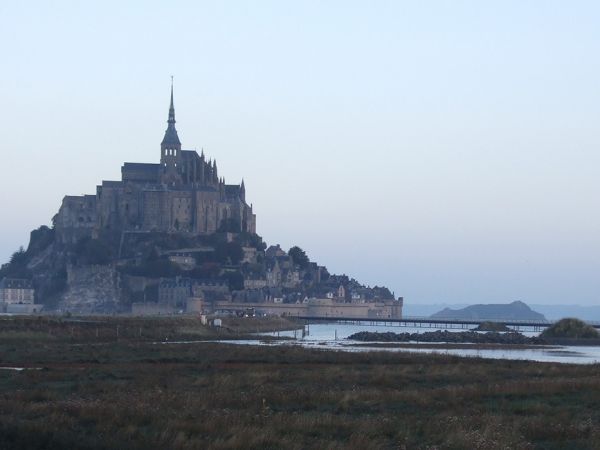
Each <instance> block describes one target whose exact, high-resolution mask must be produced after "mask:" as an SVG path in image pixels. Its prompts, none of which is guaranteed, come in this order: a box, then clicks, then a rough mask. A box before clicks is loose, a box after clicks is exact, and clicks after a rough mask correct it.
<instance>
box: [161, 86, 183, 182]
mask: <svg viewBox="0 0 600 450" xmlns="http://www.w3.org/2000/svg"><path fill="white" fill-rule="evenodd" d="M167 124H168V125H167V130H166V131H165V137H164V138H163V140H162V142H161V144H160V165H161V166H162V176H161V181H162V182H163V183H165V184H167V185H169V186H174V185H177V184H180V183H181V181H182V180H181V175H180V173H179V172H180V170H178V169H177V167H180V168H181V161H182V156H181V141H180V140H179V136H178V135H177V130H176V129H175V106H174V105H173V77H171V105H170V107H169V119H168V120H167Z"/></svg>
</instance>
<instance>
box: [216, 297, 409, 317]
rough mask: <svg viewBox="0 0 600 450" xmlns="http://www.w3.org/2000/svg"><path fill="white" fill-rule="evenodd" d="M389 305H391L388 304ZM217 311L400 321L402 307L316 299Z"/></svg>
mask: <svg viewBox="0 0 600 450" xmlns="http://www.w3.org/2000/svg"><path fill="white" fill-rule="evenodd" d="M388 303H389V304H388ZM213 307H214V309H215V311H218V310H221V311H244V310H245V309H247V308H254V310H255V311H256V312H257V313H261V314H273V315H278V316H312V317H331V318H332V319H334V318H336V317H347V318H356V319H365V318H372V319H400V318H402V306H401V304H399V303H398V302H371V303H338V302H334V301H333V300H331V299H314V300H310V301H309V302H308V303H234V302H215V303H214V305H213Z"/></svg>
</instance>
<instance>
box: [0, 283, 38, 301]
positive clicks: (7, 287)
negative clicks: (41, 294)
mask: <svg viewBox="0 0 600 450" xmlns="http://www.w3.org/2000/svg"><path fill="white" fill-rule="evenodd" d="M34 292H35V291H34V289H33V286H32V284H31V280H24V279H21V278H3V279H2V280H0V303H6V304H23V305H28V304H33V303H34Z"/></svg>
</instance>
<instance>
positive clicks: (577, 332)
mask: <svg viewBox="0 0 600 450" xmlns="http://www.w3.org/2000/svg"><path fill="white" fill-rule="evenodd" d="M540 337H542V338H576V339H589V338H592V339H593V338H600V334H599V333H598V331H597V330H596V329H595V328H594V327H592V326H591V325H588V324H587V323H585V322H584V321H582V320H579V319H573V318H567V319H561V320H559V321H558V322H556V323H555V324H554V325H552V326H551V327H549V328H547V329H546V330H544V331H543V332H542V334H541V335H540Z"/></svg>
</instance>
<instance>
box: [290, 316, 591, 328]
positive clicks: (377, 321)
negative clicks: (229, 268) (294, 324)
mask: <svg viewBox="0 0 600 450" xmlns="http://www.w3.org/2000/svg"><path fill="white" fill-rule="evenodd" d="M292 317H295V318H297V319H300V320H304V321H306V322H307V323H323V322H330V323H331V322H334V323H346V324H355V325H363V326H364V325H367V326H368V325H371V326H397V327H411V328H442V329H452V328H462V329H469V328H471V327H473V326H477V325H480V324H481V323H483V322H495V323H502V324H504V325H506V326H507V327H510V328H513V329H515V330H517V331H518V330H521V329H533V330H534V331H541V330H542V329H544V328H548V327H549V326H551V325H553V324H555V323H556V322H557V321H556V320H516V319H441V318H435V319H434V318H431V317H402V318H400V319H397V318H384V317H364V318H360V317H323V316H292ZM586 323H588V324H589V325H591V326H593V327H594V328H598V329H600V322H598V321H586Z"/></svg>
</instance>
